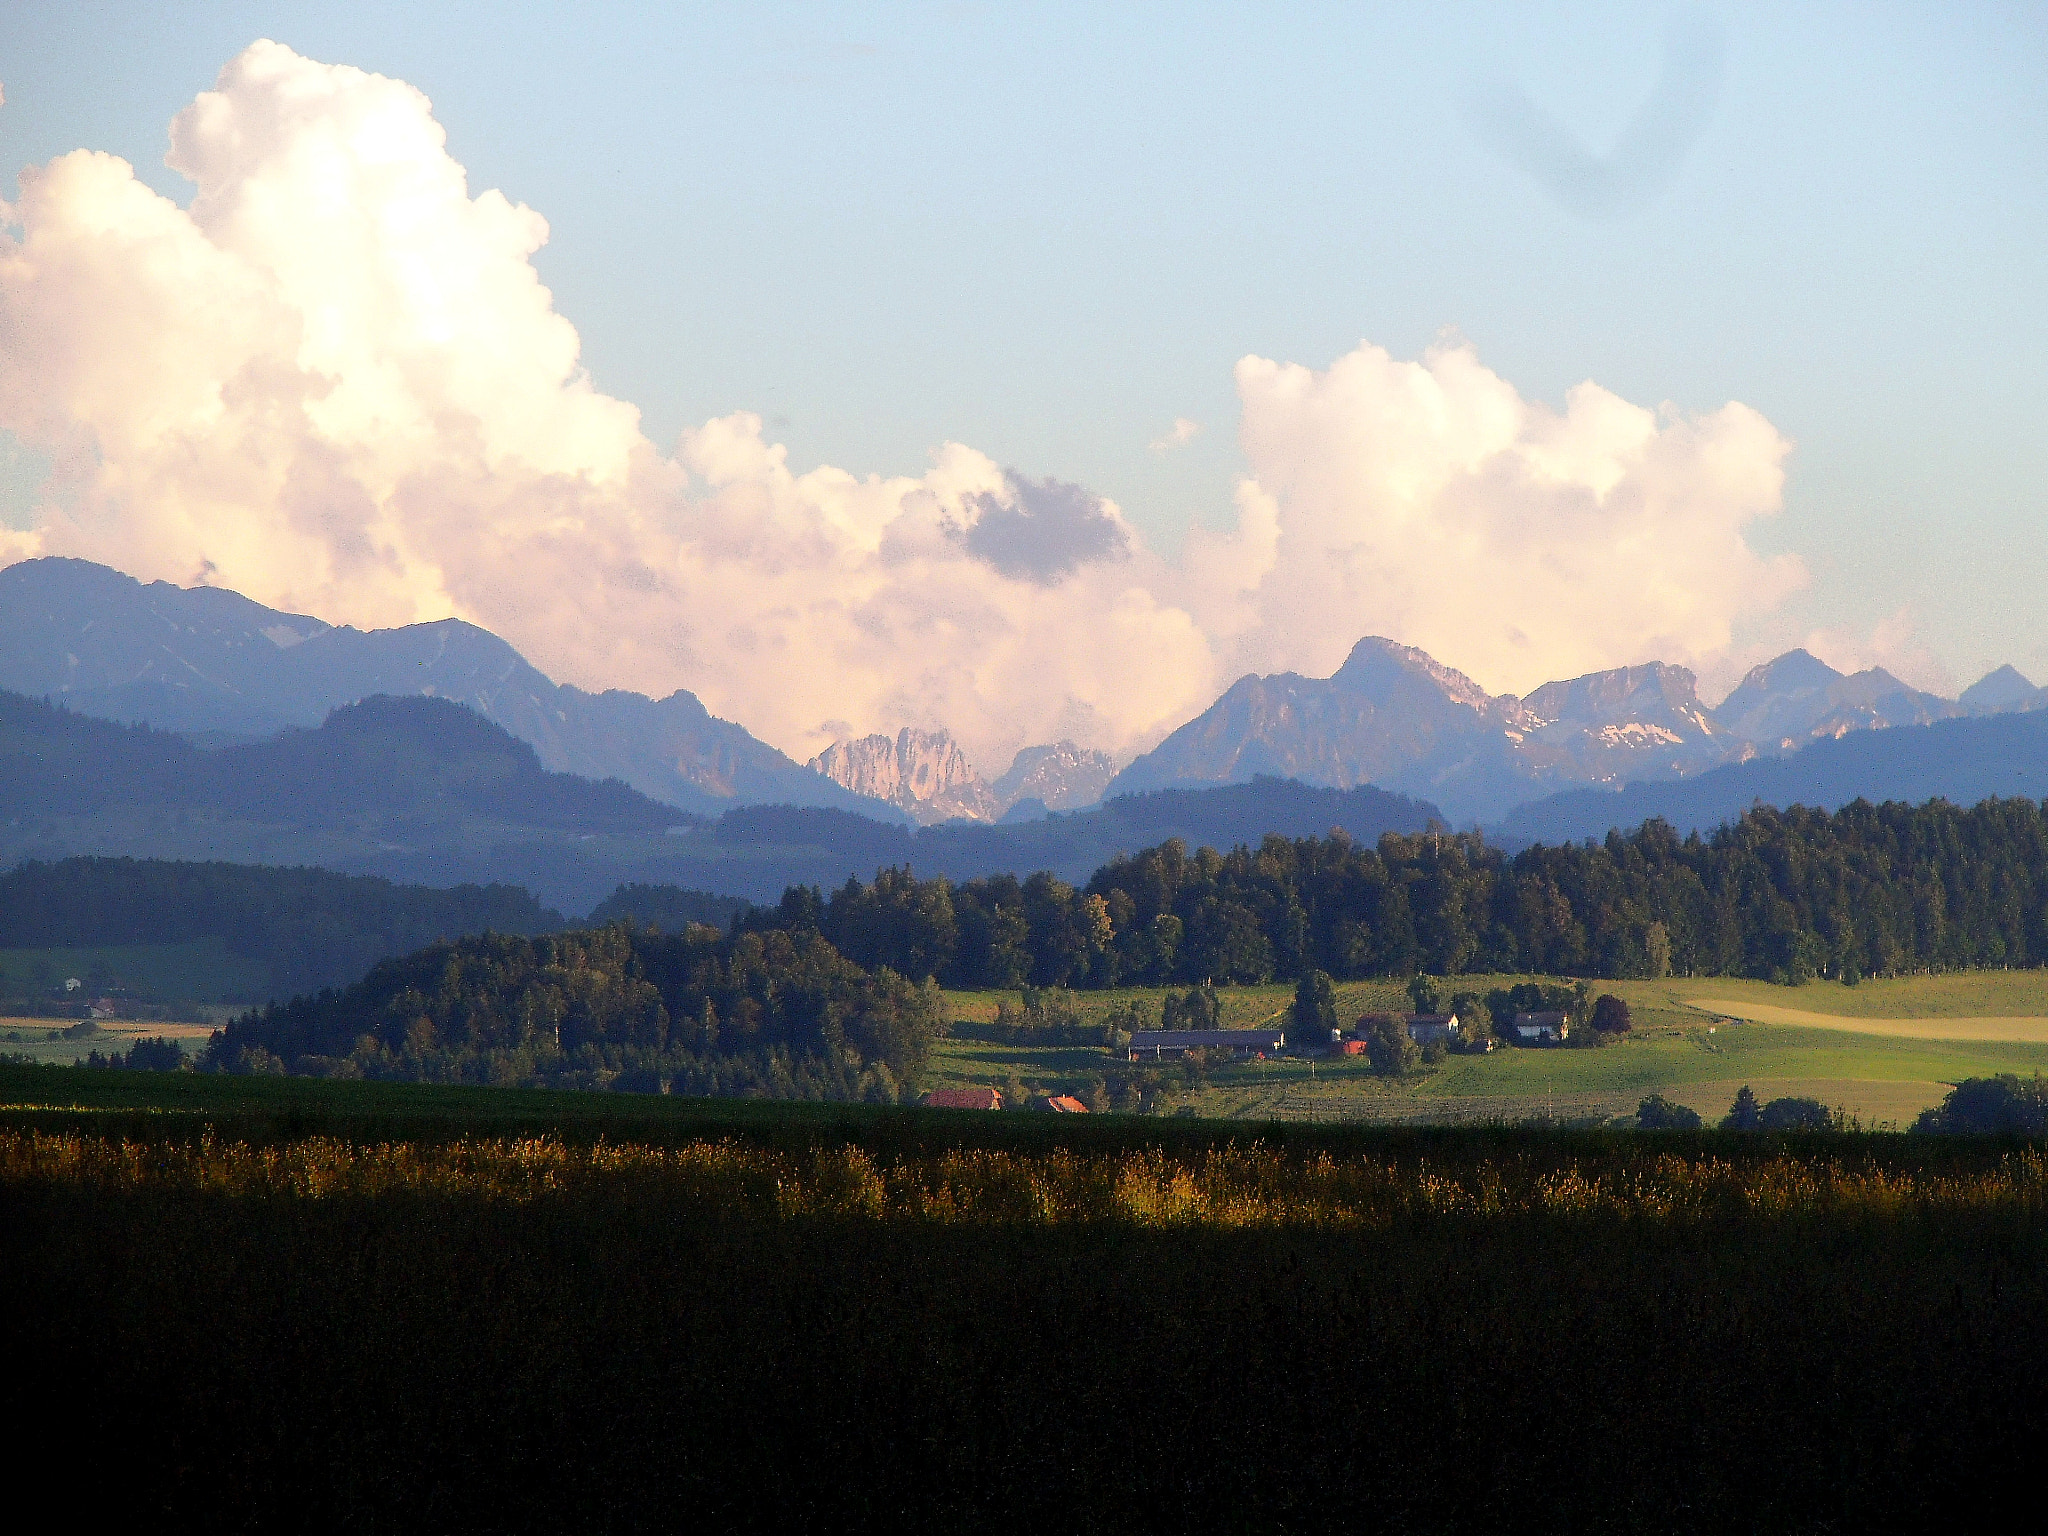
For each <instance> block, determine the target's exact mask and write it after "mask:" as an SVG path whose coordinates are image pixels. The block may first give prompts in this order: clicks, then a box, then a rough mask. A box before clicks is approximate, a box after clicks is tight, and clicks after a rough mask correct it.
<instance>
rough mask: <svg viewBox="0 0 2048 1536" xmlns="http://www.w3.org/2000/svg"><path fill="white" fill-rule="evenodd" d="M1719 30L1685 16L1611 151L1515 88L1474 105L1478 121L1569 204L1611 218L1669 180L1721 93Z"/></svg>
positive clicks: (1585, 214)
mask: <svg viewBox="0 0 2048 1536" xmlns="http://www.w3.org/2000/svg"><path fill="white" fill-rule="evenodd" d="M1723 53H1724V48H1723V43H1722V37H1721V29H1720V28H1719V26H1717V25H1716V24H1715V22H1714V21H1713V19H1712V18H1711V17H1709V16H1706V15H1704V14H1702V13H1700V12H1691V13H1688V14H1684V15H1682V16H1681V17H1680V18H1679V19H1678V21H1677V23H1676V24H1675V25H1674V26H1673V28H1672V30H1671V34H1670V36H1669V38H1668V39H1667V41H1666V44H1665V49H1664V70H1663V73H1662V74H1661V75H1660V76H1659V77H1658V79H1657V84H1656V86H1655V87H1654V88H1653V89H1652V90H1651V92H1650V95H1649V99H1648V100H1646V101H1645V102H1644V103H1643V105H1642V107H1641V109H1640V110H1638V111H1637V113H1636V115H1635V117H1634V119H1633V120H1632V121H1631V122H1630V123H1629V125H1628V127H1627V128H1626V129H1624V130H1623V131H1622V135H1621V137H1620V139H1619V140H1617V141H1616V143H1615V145H1614V148H1613V149H1612V150H1610V151H1609V152H1608V153H1607V154H1604V155H1600V154H1595V153H1594V152H1593V151H1591V150H1589V149H1588V148H1587V147H1586V146H1585V145H1584V144H1583V143H1581V142H1580V141H1579V139H1578V137H1577V136H1576V135H1575V134H1573V133H1572V131H1571V130H1570V129H1569V128H1567V127H1566V126H1565V125H1564V124H1563V123H1561V122H1559V121H1558V119H1557V118H1556V117H1554V116H1553V115H1551V114H1550V113H1548V112H1546V111H1544V110H1543V108H1541V107H1539V106H1537V105H1536V103H1535V102H1533V101H1531V100H1530V99H1529V96H1528V94H1527V93H1526V92H1525V91H1523V90H1521V89H1520V88H1519V87H1516V86H1503V87H1500V88H1499V89H1497V90H1495V91H1492V92H1490V93H1488V94H1486V95H1483V96H1482V97H1481V98H1480V99H1478V100H1477V101H1475V102H1474V103H1473V105H1472V118H1473V124H1474V126H1475V127H1476V128H1477V129H1478V131H1479V133H1480V134H1481V136H1482V137H1484V138H1485V139H1486V140H1487V141H1488V142H1489V143H1490V144H1492V145H1493V147H1494V148H1495V149H1496V150H1498V151H1499V152H1500V153H1501V154H1502V155H1504V156H1506V157H1507V158H1508V159H1509V160H1511V161H1513V162H1514V163H1515V164H1516V165H1518V166H1520V167H1521V169H1522V170H1524V171H1525V172H1527V173H1528V174H1529V175H1530V176H1531V177H1533V178H1535V180H1536V181H1537V182H1539V183H1541V184H1542V186H1543V188H1544V189H1545V190H1546V191H1548V192H1549V193H1550V195H1551V196H1552V197H1554V198H1556V199H1557V201H1558V202H1559V203H1560V204H1562V205H1563V206H1564V207H1565V208H1566V209H1568V210H1569V211H1571V212H1572V213H1575V214H1577V215H1579V217H1581V218H1587V219H1604V218H1613V217H1615V216H1617V215H1620V214H1624V213H1629V212H1632V211H1633V210H1635V209H1637V208H1639V207H1641V206H1643V204H1645V203H1647V202H1649V201H1650V199H1651V198H1653V197H1655V196H1656V195H1657V194H1658V193H1659V192H1662V191H1663V190H1664V189H1665V188H1666V187H1667V186H1669V185H1670V184H1671V182H1672V181H1673V179H1674V178H1676V176H1677V175H1678V170H1679V166H1680V165H1681V164H1682V163H1683V162H1684V160H1685V156H1686V152H1687V151H1688V150H1690V149H1691V148H1692V146H1693V144H1694V142H1695V141H1696V140H1697V139H1698V138H1699V136H1700V134H1701V133H1702V132H1703V131H1705V129H1706V126H1707V123H1708V121H1709V119H1711V118H1712V117H1713V115H1714V107H1715V104H1716V103H1717V102H1718V101H1719V99H1720V95H1721V72H1722V59H1723Z"/></svg>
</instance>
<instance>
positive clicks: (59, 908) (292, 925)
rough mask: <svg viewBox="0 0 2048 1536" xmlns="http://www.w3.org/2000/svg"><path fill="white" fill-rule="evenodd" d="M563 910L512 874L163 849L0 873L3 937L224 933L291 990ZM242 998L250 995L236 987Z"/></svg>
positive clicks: (524, 925)
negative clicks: (380, 873) (317, 865)
mask: <svg viewBox="0 0 2048 1536" xmlns="http://www.w3.org/2000/svg"><path fill="white" fill-rule="evenodd" d="M561 926H562V918H561V914H560V913H557V912H554V911H551V910H550V909H548V908H546V907H543V906H542V905H541V904H540V903H539V902H538V901H536V900H535V899H534V898H533V896H532V895H531V894H530V893H529V892H527V891H525V890H524V889H522V888H520V887H519V886H514V885H461V886H456V887H454V888H453V889H450V890H435V889H433V888H431V887H429V886H423V885H394V884H392V883H391V882H390V881H389V880H382V879H378V878H376V877H375V876H371V875H340V874H335V873H333V872H332V871H330V870H324V869H278V868H272V867H268V866H264V865H251V864H197V863H179V862H173V861H170V860H159V859H97V858H81V859H60V860H58V861H56V862H54V863H48V864H45V863H40V862H33V861H32V862H30V863H27V864H23V865H20V866H19V867H17V868H15V869H12V870H9V871H8V872H6V873H5V874H0V949H49V948H71V947H82V946H96V945H110V944H185V943H190V942H192V941H194V940H198V939H208V938H219V939H221V940H222V941H223V942H224V943H225V944H226V945H227V948H228V950H229V952H230V953H232V954H235V955H239V956H241V957H242V958H244V959H247V960H253V961H256V962H258V963H259V964H262V965H265V966H267V967H268V968H269V970H270V986H269V992H270V995H272V996H277V997H290V996H292V995H294V994H295V993H300V992H313V991H317V990H318V989H319V988H321V987H332V986H339V985H343V984H345V983H347V982H349V981H352V980H354V979H356V978H358V977H360V976H361V975H362V974H363V973H364V972H365V971H367V970H368V969H369V968H370V967H371V966H372V965H373V964H375V963H376V962H377V961H379V960H381V959H383V958H384V957H385V956H387V955H395V954H404V953H406V952H408V951H410V950H415V949H421V948H424V947H425V946H426V945H429V944H432V943H435V942H437V941H439V940H442V939H451V938H454V937H456V936H457V935H459V934H464V933H483V932H498V933H543V932H547V931H550V930H552V929H557V928H560V927H561ZM229 1000H232V1001H244V1000H249V1001H253V999H229Z"/></svg>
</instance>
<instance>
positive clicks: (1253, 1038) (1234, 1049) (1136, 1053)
mask: <svg viewBox="0 0 2048 1536" xmlns="http://www.w3.org/2000/svg"><path fill="white" fill-rule="evenodd" d="M1286 1043H1287V1036H1286V1035H1284V1034H1282V1033H1281V1032H1280V1031H1279V1030H1277V1029H1139V1030H1133V1031H1132V1032H1131V1060H1133V1061H1164V1060H1166V1059H1167V1058H1169V1057H1174V1056H1185V1055H1187V1054H1188V1052H1190V1051H1221V1052H1223V1053H1224V1054H1226V1055H1230V1056H1266V1055H1271V1054H1274V1053H1276V1052H1278V1051H1279V1049H1280V1047H1281V1046H1283V1045H1285V1044H1286Z"/></svg>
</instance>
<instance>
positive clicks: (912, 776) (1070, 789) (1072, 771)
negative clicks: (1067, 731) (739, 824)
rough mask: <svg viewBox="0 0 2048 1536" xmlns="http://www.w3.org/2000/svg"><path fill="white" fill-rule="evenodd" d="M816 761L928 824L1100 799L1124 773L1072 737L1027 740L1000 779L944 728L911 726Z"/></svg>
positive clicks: (1030, 815)
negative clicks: (980, 767)
mask: <svg viewBox="0 0 2048 1536" xmlns="http://www.w3.org/2000/svg"><path fill="white" fill-rule="evenodd" d="M810 766H811V767H812V768H814V769H815V770H817V771H818V772H819V773H821V774H823V775H824V776H825V777H826V778H828V779H831V780H832V781H833V782H834V783H837V784H839V785H841V786H843V787H844V788H846V789H849V790H851V791H852V792H853V793H855V794H857V795H865V796H867V797H869V798H871V799H875V800H881V801H884V802H886V803H887V804H890V805H893V806H895V807H896V808H897V809H898V810H900V811H902V812H903V813H904V814H905V815H907V816H909V817H910V819H911V820H913V821H915V822H916V823H918V825H920V826H932V825H934V824H936V823H939V822H946V821H994V820H996V819H997V818H998V817H1000V818H1002V819H1003V820H1004V821H1010V822H1015V821H1035V820H1037V819H1038V818H1040V817H1043V816H1046V815H1048V814H1050V813H1051V812H1054V811H1068V810H1078V809H1080V808H1082V807H1085V806H1090V805H1094V804H1096V803H1097V802H1098V801H1100V800H1101V799H1102V792H1103V790H1104V789H1105V788H1107V787H1108V785H1109V781H1110V779H1111V778H1112V777H1113V776H1114V775H1115V773H1116V762H1115V760H1114V759H1113V758H1111V757H1110V755H1109V754H1108V753H1107V752H1091V751H1087V750H1085V749H1083V748H1081V747H1077V746H1075V745H1074V744H1073V743H1072V742H1071V741H1061V742H1055V743H1054V744H1052V745H1051V746H1039V747H1025V748H1024V749H1023V750H1022V751H1020V752H1018V754H1017V755H1016V757H1015V758H1014V759H1013V760H1012V761H1011V763H1010V767H1009V771H1008V772H1007V773H1005V774H1003V776H1002V777H1001V778H999V779H997V780H996V781H995V782H994V783H993V784H990V783H989V782H987V781H986V780H985V779H983V778H982V776H981V775H980V774H979V773H977V772H975V770H974V765H973V764H972V763H970V762H969V761H968V760H967V754H966V753H964V752H962V751H961V750H960V748H959V746H958V745H957V744H956V743H955V742H954V740H953V738H952V737H951V736H949V735H948V734H947V733H946V732H944V731H921V730H918V729H916V728H915V727H913V726H905V727H904V728H903V729H902V730H901V731H899V732H897V733H896V735H895V737H894V738H893V739H892V738H890V737H887V736H881V735H876V736H863V737H861V738H860V739H859V740H857V741H840V742H835V743H833V744H832V745H831V746H830V747H827V748H826V749H825V750H824V751H823V752H821V753H819V754H818V755H817V756H816V757H814V758H812V759H811V764H810Z"/></svg>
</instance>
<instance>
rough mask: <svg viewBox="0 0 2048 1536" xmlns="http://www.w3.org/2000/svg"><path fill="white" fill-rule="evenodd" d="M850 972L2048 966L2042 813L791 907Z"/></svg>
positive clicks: (1152, 978)
mask: <svg viewBox="0 0 2048 1536" xmlns="http://www.w3.org/2000/svg"><path fill="white" fill-rule="evenodd" d="M748 921H749V922H751V923H752V924H753V925H755V926H757V927H770V926H772V927H778V928H783V929H787V930H791V931H804V930H807V929H811V928H815V929H817V930H818V931H819V932H821V933H823V934H824V935H825V936H826V937H827V938H829V939H830V940H831V941H832V943H833V944H834V945H836V946H837V947H838V948H839V949H840V950H841V951H842V952H844V953H845V954H846V955H847V956H849V957H850V958H852V959H853V960H855V961H857V962H859V963H860V964H863V965H871V966H872V965H888V966H891V967H893V968H894V969H896V970H898V971H901V972H902V973H903V974H905V975H908V976H919V977H921V976H927V975H932V976H936V977H938V978H939V979H940V980H941V981H942V982H944V983H946V984H949V985H960V986H1016V985H1019V984H1021V983H1030V984H1033V985H1037V986H1056V985H1066V986H1076V987H1087V986H1112V985H1118V984H1124V985H1129V984H1134V983H1164V982H1175V983H1188V982H1198V981H1204V980H1212V981H1216V982H1257V981H1264V980H1268V979H1271V978H1273V977H1275V976H1281V977H1288V976H1294V975H1298V974H1299V973H1300V972H1301V971H1302V970H1304V969H1307V968H1316V969H1321V970H1325V971H1328V972H1329V973H1330V974H1331V975H1333V976H1339V977H1356V976H1374V975H1396V976H1399V975H1409V974H1412V973H1414V972H1417V971H1427V972H1431V973H1433V974H1438V975H1455V974H1458V973H1460V972H1465V971H1485V972H1538V973H1546V974H1555V975H1581V976H1602V977H1628V976H1656V975H1663V974H1667V973H1678V974H1697V975H1741V976H1755V977H1763V978H1771V979H1778V980H1784V981H1800V980H1805V979H1809V978H1812V977H1815V976H1828V977H1837V976H1839V977H1843V978H1845V979H1848V978H1852V977H1857V976H1862V975H1877V974H1888V973H1894V972H1901V971H1914V970H1925V969H1953V968H1961V967H1967V966H1996V965H2039V964H2042V963H2043V962H2044V961H2048V814H2044V811H2043V808H2042V807H2041V806H2040V805H2037V804H2036V803H2035V802H2033V801H2030V800H1991V801H1986V802H1984V803H1983V804H1980V805H1977V806H1975V807H1972V808H1969V809H1964V808H1960V807H1957V806H1954V805H1950V804H1948V803H1947V802H1945V801H1939V800H1936V801H1930V802H1928V803H1926V804H1924V805H1920V806H1908V805H1903V804H1896V803H1895V804H1887V805H1881V806H1875V805H1870V804H1867V803H1865V802H1861V801H1858V802H1856V803H1854V804H1851V805H1848V806H1844V807H1843V808H1842V809H1841V810H1839V811H1836V812H1835V813H1833V814H1832V815H1829V814H1827V813H1824V812H1820V811H1814V810H1806V809H1801V808H1796V807H1795V808H1793V809H1791V810H1786V811H1776V810H1770V809H1764V808H1759V809H1756V810H1752V811H1750V812H1749V813H1748V814H1747V815H1745V816H1743V817H1742V818H1741V819H1740V820H1739V821H1738V822H1737V823H1736V824H1735V825H1733V826H1730V827H1724V828H1722V829H1720V830H1719V831H1717V832H1716V833H1715V834H1714V835H1713V836H1712V837H1711V838H1705V839H1703V838H1700V837H1699V836H1697V835H1694V836H1690V837H1687V838H1684V839H1680V838H1679V837H1678V836H1677V834H1675V833H1674V832H1673V831H1672V829H1671V828H1670V827H1669V826H1668V825H1667V824H1665V823H1662V822H1656V821H1652V822H1649V823H1646V824H1645V825H1643V826H1642V827H1640V828H1638V829H1637V830H1636V831H1634V832H1632V833H1628V834H1622V833H1619V832H1613V833H1610V834H1609V835H1608V837H1607V839H1606V841H1605V842H1604V843H1598V844H1589V843H1578V844H1565V845H1562V846H1558V847H1537V848H1530V849H1527V850H1525V851H1523V852H1521V853H1518V854H1516V855H1514V856H1513V857H1509V856H1507V855H1505V854H1503V853H1502V852H1500V851H1499V850H1498V849H1495V848H1490V847H1488V846H1486V845H1485V844H1484V843H1483V842H1482V841H1481V840H1480V839H1479V838H1477V837H1476V836H1472V835H1469V834H1460V835H1449V834H1427V833H1426V834H1422V835H1398V834H1392V833H1390V834H1388V835H1386V836H1384V837H1382V838H1380V839H1379V841H1378V844H1377V845H1376V846H1368V845H1363V844H1360V843H1357V842H1355V841H1353V840H1352V839H1351V838H1349V837H1347V836H1342V835H1339V836H1334V837H1328V838H1303V839H1299V840H1295V841H1289V840H1287V839H1285V838H1279V837H1268V838H1266V839H1265V840H1264V841H1263V842H1262V843H1261V844H1260V845H1259V846H1258V847H1256V848H1251V847H1239V848H1237V849H1236V850H1235V851H1233V852H1231V853H1227V854H1223V853H1217V852H1215V851H1214V850H1212V849H1207V848H1204V849H1201V850H1199V851H1197V852H1194V853H1190V852H1189V851H1188V849H1187V847H1186V845H1185V844H1183V843H1181V842H1179V841H1178V840H1170V841H1168V842H1166V843H1164V844H1162V845H1160V846H1158V847H1154V848H1148V849H1146V850H1144V851H1143V852H1141V853H1138V854H1135V855H1133V856H1131V857H1128V858H1119V859H1115V860H1112V861H1111V862H1110V863H1108V864H1107V865H1105V866H1104V867H1103V868H1101V869H1100V870H1098V871H1097V872H1096V874H1095V875H1094V877H1093V878H1092V879H1090V880H1089V881H1088V882H1087V883H1086V884H1085V885H1084V886H1079V887H1077V886H1073V885H1070V884H1068V883H1067V882H1065V881H1063V880H1060V879H1058V878H1057V877H1055V876H1052V875H1048V874H1037V875H1033V876H1031V877H1030V878H1028V879H1025V880H1021V881H1020V880H1018V879H1016V878H1014V877H1012V876H1002V877H996V878H988V879H979V880H969V881H965V882H963V883H961V884H958V885H953V884H950V883H948V882H946V881H944V880H923V881H921V880H917V879H915V878H913V877H912V876H911V875H910V873H909V872H908V871H906V870H889V871H884V872H883V873H882V874H881V875H880V876H879V877H878V878H877V879H876V880H875V881H873V882H872V883H869V884H862V883H860V882H857V881H849V882H848V883H847V885H846V886H844V887H843V888H841V889H840V890H837V891H835V892H833V893H832V894H831V896H830V897H829V899H826V898H821V896H820V894H819V893H818V892H817V891H815V890H811V889H805V888H796V889H792V890H790V891H789V892H787V893H786V894H785V896H784V898H783V901H782V904H781V906H780V907H779V908H775V909H764V910H761V911H758V912H756V913H755V914H754V915H753V916H752V917H751V918H750V919H749V920H748Z"/></svg>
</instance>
